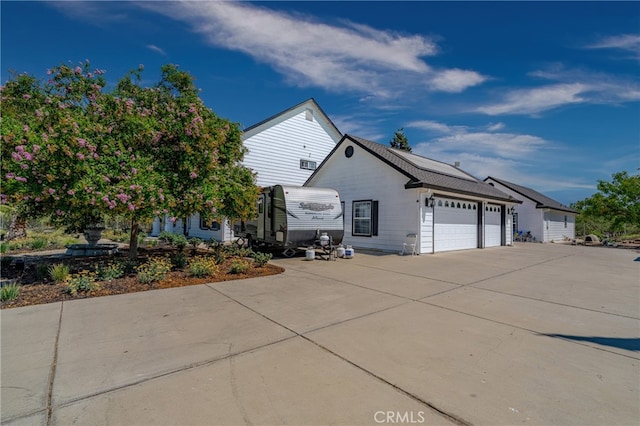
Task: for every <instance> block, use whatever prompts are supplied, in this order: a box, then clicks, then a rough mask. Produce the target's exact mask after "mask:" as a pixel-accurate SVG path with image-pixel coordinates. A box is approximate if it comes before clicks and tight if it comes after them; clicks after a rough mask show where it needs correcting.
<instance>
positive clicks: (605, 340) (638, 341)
mask: <svg viewBox="0 0 640 426" xmlns="http://www.w3.org/2000/svg"><path fill="white" fill-rule="evenodd" d="M541 335H542V336H549V337H557V338H559V339H568V340H576V341H579V342H591V343H597V344H598V345H603V346H612V347H615V348H620V349H626V350H628V351H635V352H640V338H636V337H633V338H622V337H599V336H570V335H567V334H541Z"/></svg>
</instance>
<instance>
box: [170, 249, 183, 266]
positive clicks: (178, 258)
mask: <svg viewBox="0 0 640 426" xmlns="http://www.w3.org/2000/svg"><path fill="white" fill-rule="evenodd" d="M171 263H172V264H173V266H174V267H176V268H180V269H182V268H184V267H185V266H186V265H187V255H186V254H184V253H183V252H181V251H179V252H177V253H174V254H173V256H171Z"/></svg>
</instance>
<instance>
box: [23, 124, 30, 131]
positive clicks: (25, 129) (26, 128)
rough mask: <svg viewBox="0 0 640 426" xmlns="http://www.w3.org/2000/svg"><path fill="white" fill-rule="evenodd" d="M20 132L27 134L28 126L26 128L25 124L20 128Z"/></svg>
mask: <svg viewBox="0 0 640 426" xmlns="http://www.w3.org/2000/svg"><path fill="white" fill-rule="evenodd" d="M22 130H23V131H24V132H25V133H27V132H28V131H29V126H27V125H26V124H25V125H24V126H23V127H22Z"/></svg>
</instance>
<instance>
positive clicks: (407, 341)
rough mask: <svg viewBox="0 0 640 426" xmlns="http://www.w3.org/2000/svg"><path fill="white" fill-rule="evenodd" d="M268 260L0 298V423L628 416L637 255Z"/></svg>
mask: <svg viewBox="0 0 640 426" xmlns="http://www.w3.org/2000/svg"><path fill="white" fill-rule="evenodd" d="M275 263H277V264H280V265H282V266H284V267H285V268H286V269H287V271H286V272H285V273H284V274H281V275H277V276H270V277H264V278H258V279H251V280H242V281H233V282H224V283H216V284H209V285H200V286H192V287H184V288H176V289H169V290H158V291H150V292H144V293H137V294H129V295H120V296H110V297H103V298H95V299H87V300H78V301H72V302H64V303H54V304H49V305H41V306H34V307H26V308H17V309H9V310H3V311H2V312H1V314H0V319H1V322H2V336H1V338H2V340H1V344H2V352H1V355H2V358H1V361H2V366H1V368H2V370H1V373H2V375H1V383H2V388H1V390H2V395H1V402H2V406H1V413H2V422H3V424H4V423H6V424H42V425H44V424H51V425H68V424H78V425H93V424H95V425H98V424H100V425H102V424H114V425H118V424H122V425H144V424H149V425H160V424H171V425H178V424H179V425H183V424H202V425H237V424H248V425H263V424H264V425H276V424H294V425H300V424H305V425H324V424H349V425H364V424H373V425H375V424H429V425H432V424H436V425H446V424H463V425H467V424H478V425H483V424H484V425H515V424H538V425H552V424H553V425H637V424H638V423H640V402H639V401H640V395H639V388H640V253H638V252H636V251H632V250H617V249H607V248H593V247H578V246H567V245H554V244H544V245H542V244H526V243H522V244H517V245H516V246H514V247H500V248H492V249H484V250H472V251H463V252H452V253H443V254H437V255H426V256H425V255H423V256H416V257H410V256H406V257H400V256H397V255H375V254H363V253H359V252H356V255H355V257H354V258H353V259H341V260H338V261H335V262H328V261H321V260H315V261H305V260H304V258H300V257H298V258H293V259H281V260H276V261H275Z"/></svg>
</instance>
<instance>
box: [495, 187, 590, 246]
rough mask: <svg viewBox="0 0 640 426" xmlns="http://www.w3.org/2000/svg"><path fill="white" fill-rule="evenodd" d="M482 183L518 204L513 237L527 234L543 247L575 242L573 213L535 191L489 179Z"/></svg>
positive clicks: (574, 216)
mask: <svg viewBox="0 0 640 426" xmlns="http://www.w3.org/2000/svg"><path fill="white" fill-rule="evenodd" d="M484 181H485V182H487V183H488V184H489V185H493V186H494V187H495V188H497V189H499V190H501V191H502V192H504V193H506V194H509V195H511V196H513V197H514V198H517V199H518V200H520V201H522V204H520V205H517V206H516V207H515V211H514V214H513V233H514V235H527V233H530V235H531V239H532V240H534V241H539V242H545V243H548V242H553V241H556V242H557V241H563V240H573V239H575V237H576V215H577V214H578V212H577V211H575V210H573V209H571V208H569V207H567V206H565V205H562V204H561V203H560V202H558V201H556V200H554V199H552V198H549V197H547V196H546V195H544V194H541V193H539V192H538V191H535V190H533V189H531V188H527V187H525V186H522V185H517V184H515V183H512V182H507V181H506V180H504V179H498V178H495V177H492V176H489V177H487V178H486V179H485V180H484Z"/></svg>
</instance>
